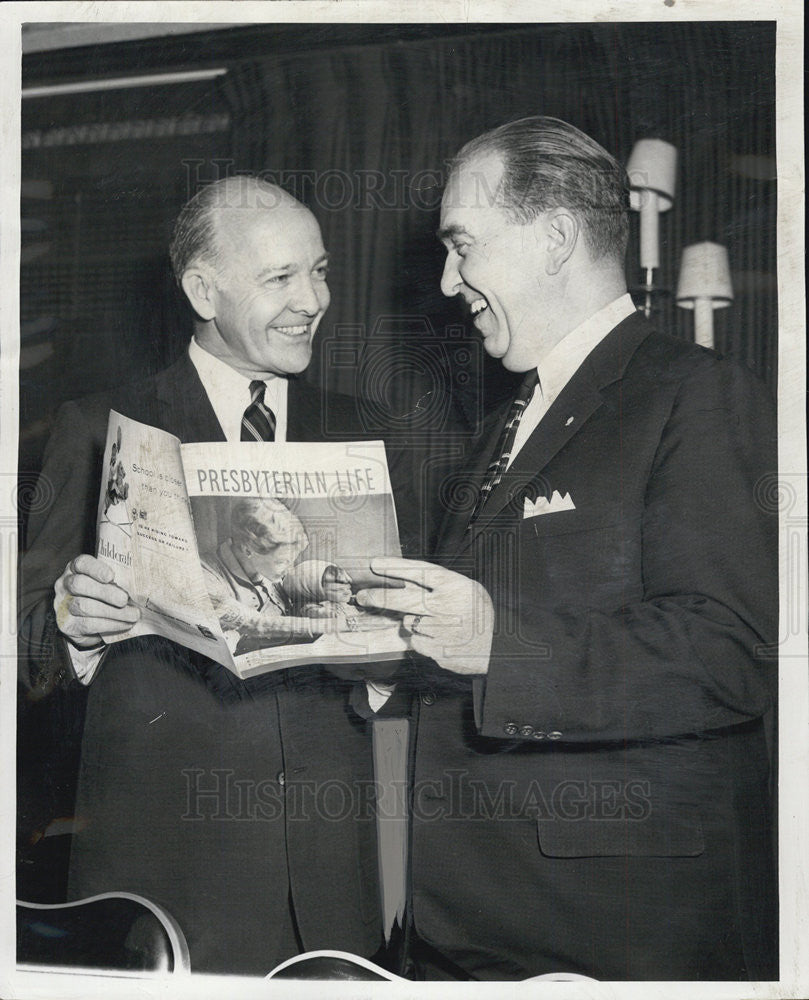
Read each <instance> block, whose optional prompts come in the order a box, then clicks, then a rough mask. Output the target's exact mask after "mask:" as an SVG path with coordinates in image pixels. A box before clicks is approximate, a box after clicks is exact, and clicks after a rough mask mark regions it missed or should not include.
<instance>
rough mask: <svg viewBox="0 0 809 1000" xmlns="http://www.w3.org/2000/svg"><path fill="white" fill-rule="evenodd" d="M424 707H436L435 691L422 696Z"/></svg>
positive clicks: (426, 692) (424, 693)
mask: <svg viewBox="0 0 809 1000" xmlns="http://www.w3.org/2000/svg"><path fill="white" fill-rule="evenodd" d="M421 703H422V705H434V704H435V692H434V691H424V692H423V693H422V696H421Z"/></svg>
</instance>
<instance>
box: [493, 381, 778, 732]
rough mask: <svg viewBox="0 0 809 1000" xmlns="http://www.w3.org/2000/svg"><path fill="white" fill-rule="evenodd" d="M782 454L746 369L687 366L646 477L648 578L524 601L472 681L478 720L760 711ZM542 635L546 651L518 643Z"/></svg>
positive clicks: (655, 720) (616, 720)
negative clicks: (616, 602) (774, 481)
mask: <svg viewBox="0 0 809 1000" xmlns="http://www.w3.org/2000/svg"><path fill="white" fill-rule="evenodd" d="M775 457H776V437H775V424H774V416H773V408H772V405H771V402H770V399H769V396H768V395H767V393H766V390H765V388H764V387H763V386H762V385H760V384H759V383H758V381H757V380H755V379H754V378H753V377H752V376H750V374H749V373H748V372H746V371H745V370H743V369H741V368H739V367H737V366H735V365H732V364H728V363H724V362H714V363H712V364H710V365H707V366H704V365H703V366H700V367H699V369H698V370H697V371H696V373H692V374H691V375H690V376H688V377H687V378H685V379H684V380H683V381H682V383H681V384H680V385H679V387H678V390H677V393H676V396H675V397H674V402H673V405H672V407H671V409H670V412H669V414H668V419H667V421H666V422H665V426H663V427H662V429H661V431H660V432H659V441H658V445H657V448H656V452H655V455H654V461H653V463H652V467H651V473H650V475H649V476H648V480H647V482H646V484H645V498H644V503H643V510H642V513H641V515H640V517H641V525H640V532H641V565H640V569H641V577H642V579H640V580H637V579H635V578H633V579H631V580H630V579H627V581H626V592H627V593H628V594H631V595H633V598H636V597H637V595H641V598H640V599H639V600H638V599H632V600H629V601H627V603H626V604H625V605H624V606H621V607H619V608H617V609H615V608H612V609H606V610H605V609H599V608H598V607H592V608H574V607H564V606H558V607H557V606H553V604H552V602H548V601H543V602H541V603H540V602H539V601H536V600H535V601H534V602H532V601H531V600H530V596H529V597H526V598H525V599H523V598H520V600H519V606H518V608H517V613H518V618H519V630H518V631H519V636H516V635H514V634H513V632H514V631H515V630H513V629H512V630H511V632H512V634H505V632H504V631H503V632H501V633H500V634H498V632H497V629H496V631H495V639H494V643H493V648H492V656H491V661H490V668H489V673H488V675H487V676H486V678H485V681H484V682H483V683H481V682H478V683H477V684H476V685H475V710H476V717H477V718H478V719H479V728H480V731H481V733H482V734H483V735H485V736H491V737H500V738H503V737H504V736H508V737H509V738H513V739H527V740H536V739H543V738H550V739H552V740H559V739H562V740H571V741H596V740H621V741H624V740H632V739H648V738H666V737H676V736H678V735H681V734H686V733H695V732H704V731H706V730H712V729H718V728H721V727H725V726H730V725H735V724H739V723H743V722H746V721H749V720H751V719H754V718H757V717H759V716H761V715H762V714H763V713H764V712H765V711H767V709H768V707H769V705H770V700H771V691H772V688H773V681H772V675H773V674H774V669H775V668H774V662H775V661H774V659H773V658H772V650H773V649H774V646H775V643H776V640H777V627H778V558H777V556H778V546H777V527H778V523H777V516H776V513H775V511H774V505H773V504H772V502H768V499H767V496H766V484H767V482H768V475H769V474H771V473H772V472H773V467H774V464H775ZM615 487H616V489H620V488H621V482H620V463H616V483H615ZM620 558H621V553H620V552H616V553H615V559H616V560H617V559H620ZM539 645H542V646H543V647H544V650H545V653H546V655H545V656H541V657H537V656H536V655H526V650H530V649H531V648H533V649H536V648H538V646H539ZM536 734H539V735H536Z"/></svg>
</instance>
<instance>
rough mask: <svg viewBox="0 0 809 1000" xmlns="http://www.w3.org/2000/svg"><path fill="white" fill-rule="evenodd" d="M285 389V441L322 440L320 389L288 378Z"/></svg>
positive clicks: (299, 380)
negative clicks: (287, 385)
mask: <svg viewBox="0 0 809 1000" xmlns="http://www.w3.org/2000/svg"><path fill="white" fill-rule="evenodd" d="M288 381H289V387H288V389H287V441H323V440H324V434H323V428H322V421H321V419H320V415H321V410H322V407H321V390H320V389H319V388H318V387H317V386H313V385H309V383H308V382H304V381H302V380H301V379H297V378H290V379H289V380H288Z"/></svg>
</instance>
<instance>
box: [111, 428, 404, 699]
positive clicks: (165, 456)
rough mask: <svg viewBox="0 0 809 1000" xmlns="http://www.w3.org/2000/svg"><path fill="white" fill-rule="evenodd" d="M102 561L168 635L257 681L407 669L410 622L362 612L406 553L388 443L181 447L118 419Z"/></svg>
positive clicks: (143, 627) (150, 622) (142, 624)
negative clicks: (398, 664)
mask: <svg viewBox="0 0 809 1000" xmlns="http://www.w3.org/2000/svg"><path fill="white" fill-rule="evenodd" d="M104 470H105V471H104V476H103V478H102V484H101V496H100V499H99V507H98V544H97V554H98V557H99V558H100V559H102V560H104V561H105V562H107V563H109V564H110V565H111V566H112V567H113V569H114V570H115V580H116V582H117V583H118V584H120V586H122V587H123V588H124V589H126V590H127V592H128V593H129V595H130V599H131V601H132V603H133V604H135V605H137V607H138V608H139V609H140V612H141V617H140V620H139V621H138V622H137V624H136V625H135V626H134V627H133V628H132V629H131V630H129V631H128V632H127V633H125V634H123V635H121V636H118V637H115V638H112V639H110V640H109V641H110V642H120V641H122V640H124V639H129V638H131V637H132V636H136V635H160V636H164V637H165V638H167V639H171V640H172V641H174V642H178V643H181V644H182V645H184V646H187V647H189V648H190V649H193V650H196V651H197V652H200V653H203V654H205V655H206V656H209V657H210V658H211V659H213V660H216V661H217V662H218V663H221V664H222V665H223V666H225V667H227V668H228V669H229V670H231V671H233V673H235V674H236V675H237V676H238V677H240V678H243V679H246V678H248V677H252V676H255V675H258V674H263V673H267V672H269V671H273V670H279V669H282V668H286V667H290V666H296V665H299V664H308V663H325V664H330V663H332V664H336V663H341V664H349V663H373V662H381V661H388V660H396V659H400V658H401V656H402V655H403V653H404V652H405V650H406V648H407V644H406V640H405V638H404V636H403V634H402V628H401V619H400V618H399V617H397V616H393V615H389V614H386V613H383V612H377V611H372V610H367V609H363V608H361V607H359V606H358V605H357V604H356V602H355V594H356V593H357V591H358V590H360V589H362V588H363V587H367V586H373V585H378V584H379V578H378V577H377V576H375V575H374V574H373V572H372V571H371V568H370V560H371V559H372V558H373V557H374V556H389V555H400V547H399V535H398V529H397V524H396V512H395V508H394V503H393V494H392V492H391V488H390V478H389V475H388V466H387V460H386V456H385V446H384V443H383V442H381V441H350V442H339V443H334V442H329V443H321V442H317V443H308V442H294V443H285V444H281V443H267V442H250V443H247V442H245V443H241V442H239V443H224V442H223V443H218V442H213V443H205V444H181V443H180V441H179V440H178V439H177V438H176V437H174V436H173V435H171V434H168V433H166V432H165V431H161V430H159V429H158V428H156V427H150V426H148V425H146V424H142V423H139V422H138V421H135V420H131V419H129V418H128V417H125V416H123V415H121V414H120V413H116V412H115V411H114V410H112V411H110V420H109V427H108V432H107V442H106V448H105V452H104Z"/></svg>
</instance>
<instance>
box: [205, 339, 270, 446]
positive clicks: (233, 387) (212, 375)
mask: <svg viewBox="0 0 809 1000" xmlns="http://www.w3.org/2000/svg"><path fill="white" fill-rule="evenodd" d="M188 357H189V358H190V360H191V363H192V364H193V365H194V367H195V368H196V370H197V374H198V375H199V379H200V382H202V387H203V388H204V389H205V392H206V394H207V396H208V399H209V400H210V402H211V406H212V407H213V411H214V413H215V414H216V418H217V420H218V421H219V424H220V426H221V427H222V431H223V432H224V435H225V438H226V439H227V440H228V441H238V440H239V437H240V429H241V421H242V414H243V413H244V411H245V409H246V408H247V406H248V405H249V404H250V383H251V381H253V380H252V379H250V378H248V377H247V376H246V375H242V374H241V372H237V371H236V369H235V368H231V367H230V365H229V364H227V363H226V362H225V361H222V360H221V359H220V358H217V357H215V356H214V355H213V354H211V353H210V352H209V351H206V350H205V348H204V347H200V345H199V344H198V343H197V339H196V337H194V338H192V340H191V343H190V344H189V345H188ZM263 381H264V382H265V383H266V385H267V391H266V393H265V395H264V402H265V403H266V404H267V406H269V408H270V409H271V410H272V411H273V413H274V414H275V418H276V440H278V441H280V440H285V431H286V399H287V380H286V379H285V378H282V377H280V376H278V375H268V376H267V377H266V378H265V379H264V380H263Z"/></svg>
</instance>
